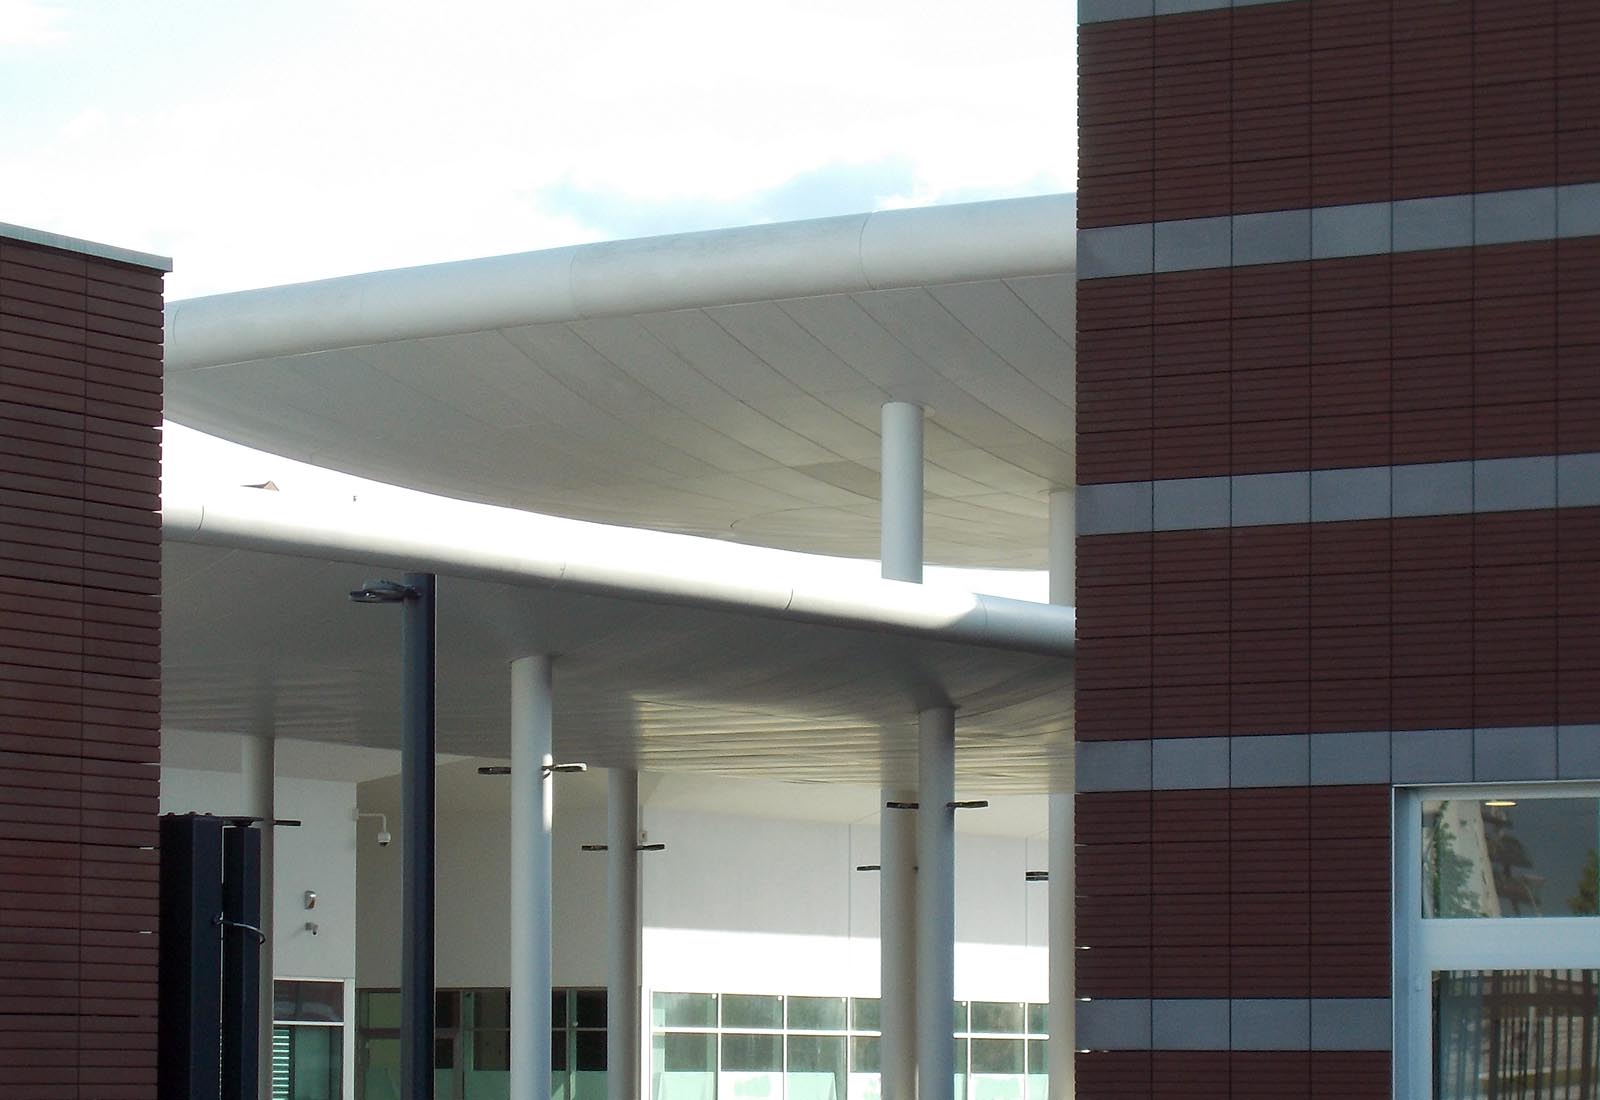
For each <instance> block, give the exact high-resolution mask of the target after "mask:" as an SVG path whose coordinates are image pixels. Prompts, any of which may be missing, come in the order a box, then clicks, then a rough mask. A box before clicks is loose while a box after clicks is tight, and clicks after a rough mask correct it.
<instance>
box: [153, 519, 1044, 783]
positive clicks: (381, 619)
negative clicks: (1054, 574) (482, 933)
mask: <svg viewBox="0 0 1600 1100" xmlns="http://www.w3.org/2000/svg"><path fill="white" fill-rule="evenodd" d="M171 522H172V521H171V520H170V519H169V523H171ZM289 534H290V536H291V537H294V536H295V532H294V530H293V529H292V528H291V529H290V532H289ZM209 537H212V536H211V535H210V534H208V533H206V532H204V531H178V530H175V529H173V528H172V527H170V526H169V531H168V537H167V538H166V540H165V542H164V546H163V570H164V584H163V588H164V615H163V644H162V674H163V689H162V722H163V727H164V728H167V729H173V730H203V731H209V732H219V733H260V732H264V731H272V733H273V734H274V735H275V736H277V737H282V738H295V739H301V740H306V741H316V742H326V743H334V744H347V745H362V746H369V747H377V748H393V747H396V746H397V745H398V742H399V733H398V730H399V700H400V675H401V670H400V653H399V629H400V613H399V611H398V610H397V609H396V608H394V607H384V606H362V605H357V604H354V603H352V602H350V600H349V598H348V592H349V591H350V589H352V588H355V587H358V586H359V585H360V584H361V582H362V581H363V580H365V579H366V578H368V577H372V576H393V575H395V574H397V573H398V572H399V569H398V568H397V564H396V563H397V561H402V560H404V561H412V559H409V558H407V559H399V558H396V557H394V556H392V555H391V554H390V553H383V552H374V553H371V554H360V553H354V552H350V551H343V552H340V553H338V554H336V555H330V554H327V553H323V552H318V551H315V550H310V549H308V550H307V551H306V552H303V553H272V552H264V551H262V550H260V549H249V548H239V547H238V545H237V542H238V540H232V541H234V542H235V545H218V544H208V543H206V542H203V541H194V540H196V539H201V538H209ZM730 549H733V548H730ZM746 552H747V553H748V552H749V551H746ZM497 575H505V574H504V573H502V574H497ZM876 583H877V584H879V585H884V586H888V587H890V588H899V589H913V588H915V586H895V585H894V584H893V582H876ZM626 591H627V590H626V589H625V588H622V587H620V586H618V587H614V589H613V591H612V592H611V593H610V594H607V593H603V592H600V591H598V590H597V586H595V585H592V584H589V585H583V584H581V583H580V582H566V583H563V582H560V581H558V582H554V583H552V582H551V580H550V579H549V578H538V577H530V578H528V579H527V580H526V581H524V582H523V583H515V582H511V581H507V580H496V579H492V578H491V576H490V575H489V574H484V573H480V574H478V575H471V576H463V575H459V574H457V575H451V574H450V573H448V572H444V573H442V574H441V576H440V581H439V646H438V661H439V694H438V700H439V711H438V714H439V749H440V751H441V752H444V753H455V754H461V755H469V756H477V757H504V756H506V755H507V754H508V752H509V743H508V733H507V730H508V728H509V721H510V708H509V693H510V688H509V671H508V666H509V663H510V661H512V660H513V659H515V658H517V657H519V656H524V655H527V654H530V653H553V654H555V655H556V666H555V667H556V675H555V683H556V700H555V739H556V748H557V754H558V756H560V757H562V758H566V759H579V760H584V761H587V762H589V763H592V764H595V765H597V766H628V767H634V768H638V769H640V770H644V771H651V772H699V773H717V774H724V775H742V776H760V777H765V778H770V779H783V780H790V781H795V780H802V781H829V782H854V783H862V784H870V785H877V784H879V783H882V782H891V783H908V784H909V783H914V775H915V758H916V712H917V710H918V709H919V708H921V707H926V706H930V705H943V704H945V703H953V704H954V705H955V706H956V707H957V708H958V709H957V743H958V778H959V781H960V783H961V784H962V787H963V789H964V790H967V791H971V792H975V796H977V792H985V791H987V792H993V793H1001V792H1013V793H1015V792H1042V791H1047V790H1051V789H1057V790H1060V789H1071V788H1070V786H1069V785H1067V784H1069V783H1070V775H1071V732H1072V722H1073V702H1072V673H1071V669H1072V662H1071V658H1070V656H1067V655H1065V654H1066V653H1067V652H1069V651H1070V629H1069V628H1068V629H1063V630H1062V631H1061V638H1062V640H1061V641H1060V642H1059V643H1056V644H1055V645H1053V646H1049V645H1043V644H1035V645H1033V646H1032V648H1031V649H1030V648H1029V646H1027V645H1023V644H1022V643H1021V642H1017V643H1013V644H1011V645H1008V646H1005V647H998V646H995V645H983V644H973V643H970V642H967V641H962V640H959V638H960V636H961V635H960V633H959V631H960V627H959V624H956V625H955V626H953V627H952V628H951V629H950V630H941V629H940V628H917V627H914V626H910V625H907V624H908V623H909V622H910V617H909V613H896V614H898V615H899V620H898V621H897V622H894V623H889V622H885V623H884V624H882V625H881V626H880V627H879V628H876V629H874V628H873V627H872V625H871V623H870V621H869V618H868V616H869V614H870V609H869V608H865V607H864V608H863V611H862V612H861V613H860V614H858V615H856V620H857V622H856V625H851V620H850V618H849V616H847V615H843V614H840V615H835V616H832V617H831V618H828V619H824V618H821V617H817V616H812V617H811V618H809V619H797V618H793V617H785V616H784V615H783V614H780V613H779V612H777V611H775V610H774V609H773V608H771V607H768V606H764V605H762V604H761V603H760V602H759V601H752V602H751V604H750V606H749V607H748V608H746V609H744V610H740V609H739V608H738V607H737V606H736V605H735V603H734V602H733V601H728V600H724V601H723V602H721V603H720V604H718V605H715V606H706V605H704V604H702V605H700V606H696V605H695V601H694V600H693V598H692V597H690V596H682V597H675V596H673V595H672V594H671V593H670V592H667V591H665V590H662V591H650V590H645V589H640V590H638V591H636V592H635V594H634V595H633V596H632V597H631V598H630V597H628V596H627V595H626ZM797 600H798V597H797ZM802 602H803V601H802ZM928 602H929V603H930V605H931V606H933V607H934V608H935V609H936V610H939V609H940V608H941V607H942V606H943V604H942V603H941V598H940V597H938V596H937V595H936V594H935V593H932V592H930V593H928ZM1005 602H1006V601H999V602H998V603H996V606H999V605H1000V604H1004V603H1005ZM1030 606H1031V607H1034V608H1035V613H1037V614H1038V615H1039V616H1040V618H1041V620H1043V619H1049V618H1051V617H1056V618H1060V620H1061V622H1062V623H1067V622H1070V615H1071V612H1070V609H1066V608H1049V607H1045V606H1042V605H1018V608H1017V612H1018V614H1019V615H1021V616H1026V615H1027V612H1026V611H1025V608H1026V607H1030ZM890 610H891V611H893V609H892V608H891V609H890ZM941 614H942V612H941ZM990 617H991V618H992V617H993V616H992V615H991V616H990ZM1005 629H1006V628H1004V627H996V628H994V629H993V633H994V634H995V636H997V637H1000V636H1004V634H1005ZM1012 632H1013V634H1014V635H1016V636H1017V637H1020V638H1022V640H1023V641H1026V638H1027V636H1028V635H1027V633H1026V632H1025V631H1020V630H1016V629H1013V631H1012ZM951 639H957V640H951ZM1052 650H1053V651H1052Z"/></svg>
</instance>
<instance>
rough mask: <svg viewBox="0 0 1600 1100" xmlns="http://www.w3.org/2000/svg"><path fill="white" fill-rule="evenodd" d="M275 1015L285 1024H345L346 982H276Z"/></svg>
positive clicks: (275, 1017)
mask: <svg viewBox="0 0 1600 1100" xmlns="http://www.w3.org/2000/svg"><path fill="white" fill-rule="evenodd" d="M272 1018H273V1019H274V1020H282V1021H284V1022H285V1023H314V1024H339V1023H343V1022H344V983H343V982H312V981H306V982H296V981H288V982H273V983H272Z"/></svg>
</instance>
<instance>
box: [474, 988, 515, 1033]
mask: <svg viewBox="0 0 1600 1100" xmlns="http://www.w3.org/2000/svg"><path fill="white" fill-rule="evenodd" d="M471 996H472V1026H473V1027H510V1026H511V990H509V989H480V990H478V991H477V992H475V993H473V994H472V995H471Z"/></svg>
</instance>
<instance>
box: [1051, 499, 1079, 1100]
mask: <svg viewBox="0 0 1600 1100" xmlns="http://www.w3.org/2000/svg"><path fill="white" fill-rule="evenodd" d="M1077 537H1078V517H1077V495H1076V494H1075V493H1074V492H1073V491H1072V490H1070V489H1057V490H1055V491H1053V492H1052V493H1051V494H1050V602H1051V603H1053V604H1065V605H1072V606H1076V604H1077V602H1078V599H1077V579H1078V576H1077V574H1078V568H1077V566H1078V552H1077ZM1062 785H1066V786H1069V789H1067V790H1062V791H1055V792H1052V793H1051V795H1050V887H1049V889H1050V896H1049V911H1050V948H1049V960H1050V961H1049V964H1048V965H1049V989H1050V1042H1049V1050H1048V1056H1047V1061H1048V1063H1049V1071H1050V1096H1051V1097H1052V1100H1071V1098H1072V1097H1073V1096H1074V1095H1075V1094H1076V1091H1077V1065H1076V1051H1077V1046H1078V1044H1077V1029H1078V1028H1077V1015H1078V1013H1077V1007H1078V1005H1077V983H1076V976H1075V968H1076V966H1077V957H1078V949H1077V938H1078V937H1077V932H1076V924H1075V920H1076V913H1075V907H1074V901H1073V897H1074V894H1075V886H1076V884H1075V881H1074V880H1075V877H1076V873H1077V872H1076V866H1075V860H1074V855H1075V853H1074V849H1073V845H1074V839H1073V793H1072V791H1071V789H1070V785H1069V784H1067V783H1066V782H1065V781H1064V780H1063V781H1062Z"/></svg>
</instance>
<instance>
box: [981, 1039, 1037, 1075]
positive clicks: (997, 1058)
mask: <svg viewBox="0 0 1600 1100" xmlns="http://www.w3.org/2000/svg"><path fill="white" fill-rule="evenodd" d="M1025 1057H1026V1054H1025V1051H1024V1049H1023V1045H1022V1040H1021V1039H974V1040H972V1072H973V1073H975V1074H977V1073H1016V1074H1020V1073H1022V1072H1023V1069H1024V1068H1025V1064H1024V1058H1025Z"/></svg>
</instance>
